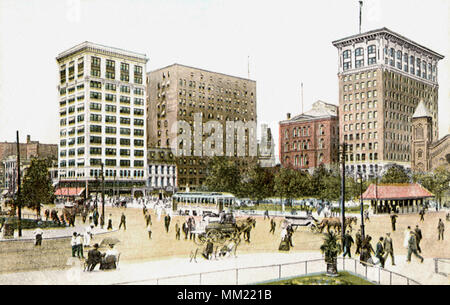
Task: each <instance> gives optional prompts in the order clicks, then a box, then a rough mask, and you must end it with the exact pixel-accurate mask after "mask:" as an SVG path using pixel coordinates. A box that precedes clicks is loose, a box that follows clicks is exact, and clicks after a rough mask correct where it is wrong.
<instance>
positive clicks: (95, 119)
mask: <svg viewBox="0 0 450 305" xmlns="http://www.w3.org/2000/svg"><path fill="white" fill-rule="evenodd" d="M90 119H91V122H101V121H102V116H101V115H100V114H95V113H91V116H90Z"/></svg>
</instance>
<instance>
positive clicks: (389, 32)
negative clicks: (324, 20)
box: [332, 27, 444, 59]
mask: <svg viewBox="0 0 450 305" xmlns="http://www.w3.org/2000/svg"><path fill="white" fill-rule="evenodd" d="M377 34H384V35H391V36H394V37H396V38H398V39H400V40H403V41H405V42H407V43H409V44H410V45H413V46H415V47H417V48H419V49H421V50H422V51H424V52H427V53H429V54H431V55H434V56H436V57H437V58H439V59H443V58H444V55H441V54H439V53H437V52H435V51H433V50H431V49H429V48H427V47H425V46H423V45H421V44H419V43H417V42H415V41H412V40H411V39H409V38H406V37H404V36H402V35H400V34H398V33H396V32H394V31H392V30H390V29H388V28H386V27H383V28H379V29H376V30H371V31H368V32H365V33H361V34H355V35H352V36H348V37H345V38H341V39H338V40H335V41H333V42H332V44H333V45H334V46H335V47H337V46H339V45H342V44H345V43H347V42H349V41H351V40H355V39H359V38H361V39H362V38H365V37H366V36H370V35H377Z"/></svg>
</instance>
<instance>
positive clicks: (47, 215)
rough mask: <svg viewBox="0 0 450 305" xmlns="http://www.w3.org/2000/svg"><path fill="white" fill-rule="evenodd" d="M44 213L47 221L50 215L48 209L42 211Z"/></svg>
mask: <svg viewBox="0 0 450 305" xmlns="http://www.w3.org/2000/svg"><path fill="white" fill-rule="evenodd" d="M44 215H45V221H48V218H49V216H50V211H49V210H48V209H46V210H45V212H44Z"/></svg>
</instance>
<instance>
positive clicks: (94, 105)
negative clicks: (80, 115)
mask: <svg viewBox="0 0 450 305" xmlns="http://www.w3.org/2000/svg"><path fill="white" fill-rule="evenodd" d="M89 109H91V110H98V111H100V110H102V104H99V103H91V104H90V105H89Z"/></svg>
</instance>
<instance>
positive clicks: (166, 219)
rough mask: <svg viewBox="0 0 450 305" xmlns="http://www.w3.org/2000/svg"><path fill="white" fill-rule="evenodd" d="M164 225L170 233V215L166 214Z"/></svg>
mask: <svg viewBox="0 0 450 305" xmlns="http://www.w3.org/2000/svg"><path fill="white" fill-rule="evenodd" d="M164 227H165V228H166V233H169V227H170V215H168V214H167V215H166V216H164Z"/></svg>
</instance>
